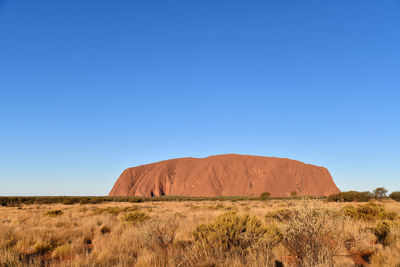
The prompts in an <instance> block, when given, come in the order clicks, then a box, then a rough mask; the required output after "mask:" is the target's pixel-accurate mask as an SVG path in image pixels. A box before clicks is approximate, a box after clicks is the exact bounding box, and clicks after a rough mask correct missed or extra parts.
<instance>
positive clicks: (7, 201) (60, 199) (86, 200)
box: [0, 195, 325, 207]
mask: <svg viewBox="0 0 400 267" xmlns="http://www.w3.org/2000/svg"><path fill="white" fill-rule="evenodd" d="M302 198H304V197H300V196H292V197H288V198H282V197H279V198H265V195H263V197H248V196H219V197H187V196H155V197H137V196H127V197H108V196H93V197H91V196H89V197H87V196H78V197H70V196H54V197H51V196H50V197H0V205H1V206H3V207H5V206H11V207H13V206H17V205H21V204H24V205H29V204H64V205H73V204H99V203H106V202H130V203H142V202H159V201H181V202H182V201H185V202H186V201H233V202H234V201H259V200H267V199H302ZM307 198H310V199H325V197H313V196H310V197H307Z"/></svg>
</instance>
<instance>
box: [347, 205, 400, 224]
mask: <svg viewBox="0 0 400 267" xmlns="http://www.w3.org/2000/svg"><path fill="white" fill-rule="evenodd" d="M342 213H343V214H344V215H345V216H348V217H351V218H353V219H361V220H365V221H371V220H376V219H383V220H394V219H396V218H397V213H396V212H388V211H387V210H386V209H385V207H384V206H382V205H380V204H375V203H368V204H364V205H358V206H357V207H355V206H352V205H348V206H345V207H343V208H342Z"/></svg>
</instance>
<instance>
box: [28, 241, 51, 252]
mask: <svg viewBox="0 0 400 267" xmlns="http://www.w3.org/2000/svg"><path fill="white" fill-rule="evenodd" d="M32 249H33V253H34V254H45V253H47V252H49V251H51V249H52V246H51V244H48V243H45V242H41V241H38V242H36V243H35V245H33V248H32Z"/></svg>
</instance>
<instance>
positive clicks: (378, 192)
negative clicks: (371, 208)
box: [374, 187, 388, 198]
mask: <svg viewBox="0 0 400 267" xmlns="http://www.w3.org/2000/svg"><path fill="white" fill-rule="evenodd" d="M387 192H388V191H387V190H386V189H385V188H384V187H378V188H377V189H375V190H374V195H375V197H376V198H383V197H386V194H387Z"/></svg>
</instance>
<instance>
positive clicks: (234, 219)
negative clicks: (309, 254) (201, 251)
mask: <svg viewBox="0 0 400 267" xmlns="http://www.w3.org/2000/svg"><path fill="white" fill-rule="evenodd" d="M193 236H194V240H195V242H196V243H197V244H201V245H202V246H203V247H205V248H206V249H217V250H220V251H222V252H223V253H227V252H230V253H233V254H235V253H246V252H245V251H246V250H247V249H248V248H249V247H252V246H253V245H255V244H257V243H259V242H264V241H265V242H266V241H268V242H272V243H271V244H270V245H271V246H272V245H276V244H277V243H279V241H280V239H281V235H280V232H279V231H278V229H277V228H276V227H271V228H266V227H264V226H263V225H262V223H261V221H260V220H259V219H257V218H256V217H250V216H249V215H245V216H243V217H241V216H239V215H237V214H236V213H235V212H229V213H225V214H222V215H220V216H219V217H217V219H216V220H215V221H214V222H213V223H210V224H202V225H200V226H198V227H197V228H196V230H195V231H194V232H193Z"/></svg>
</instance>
